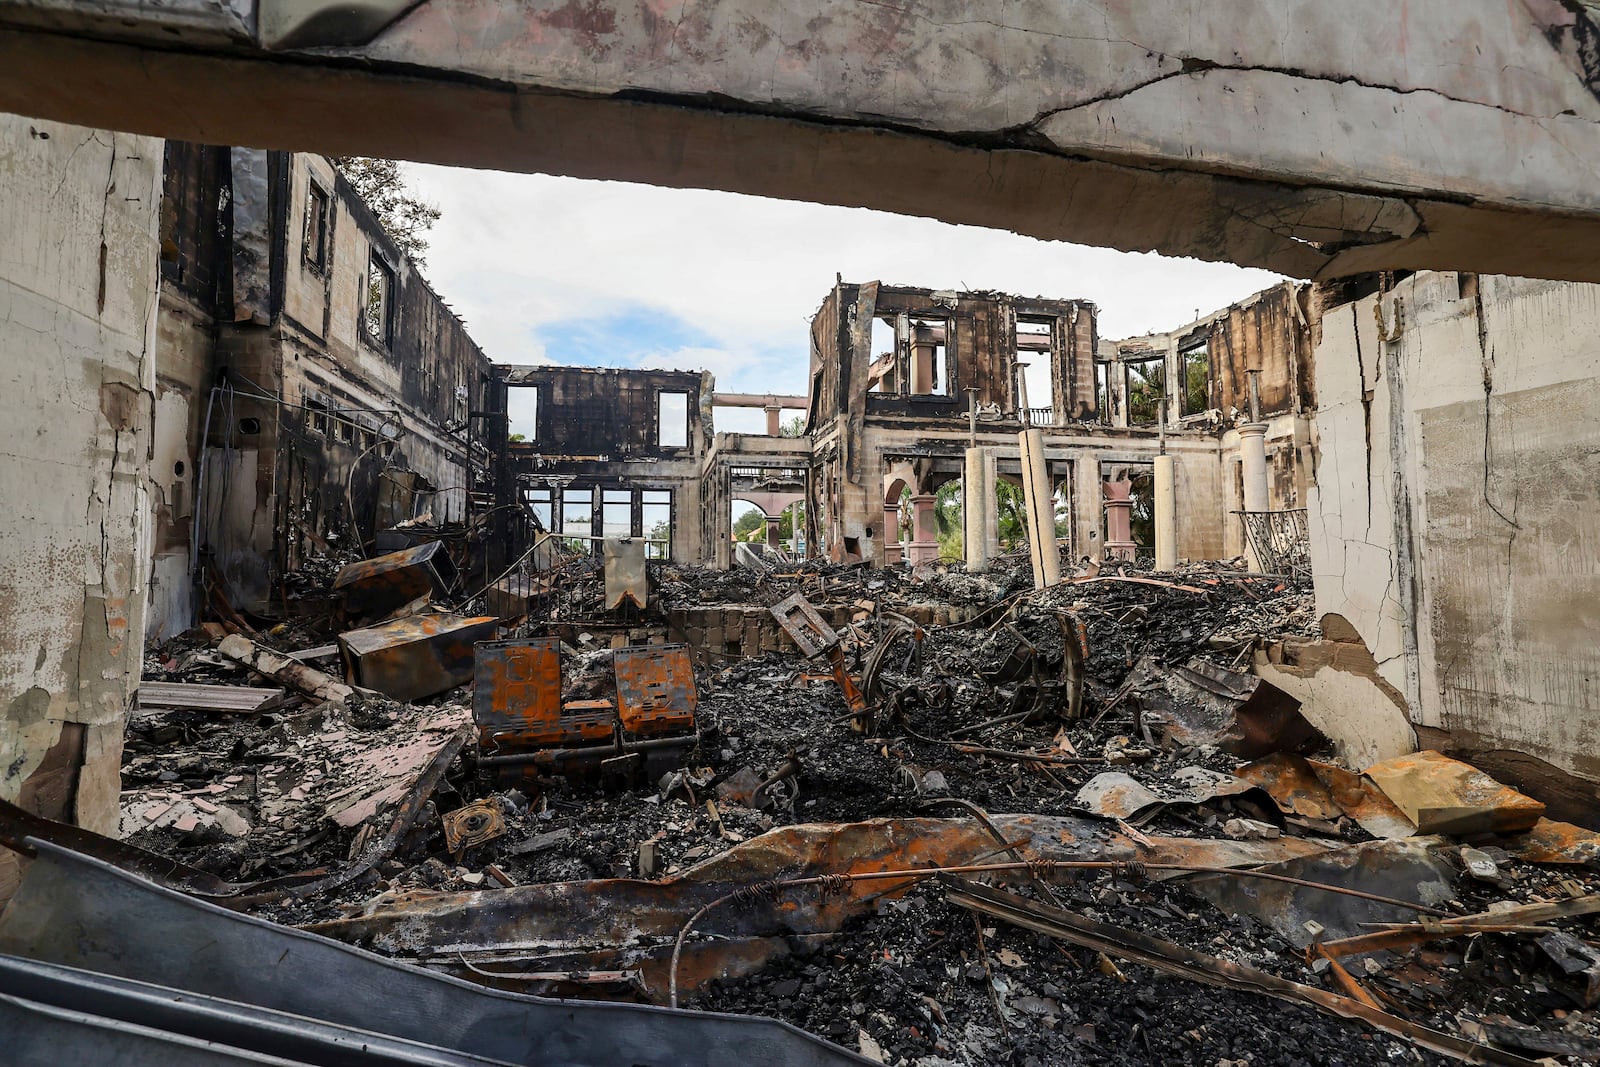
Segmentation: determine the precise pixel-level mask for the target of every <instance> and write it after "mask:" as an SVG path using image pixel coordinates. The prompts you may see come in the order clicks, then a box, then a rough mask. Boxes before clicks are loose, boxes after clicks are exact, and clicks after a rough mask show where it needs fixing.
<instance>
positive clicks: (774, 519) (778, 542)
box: [767, 515, 783, 549]
mask: <svg viewBox="0 0 1600 1067" xmlns="http://www.w3.org/2000/svg"><path fill="white" fill-rule="evenodd" d="M781 520H782V516H780V515H768V516H767V547H768V548H774V549H776V548H782V547H783V535H782V534H781V533H780V532H779V530H778V524H779V522H780V521H781Z"/></svg>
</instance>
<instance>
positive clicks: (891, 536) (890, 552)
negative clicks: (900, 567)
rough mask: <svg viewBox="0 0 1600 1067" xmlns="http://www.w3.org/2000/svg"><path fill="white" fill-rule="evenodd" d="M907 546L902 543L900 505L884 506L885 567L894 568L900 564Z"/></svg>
mask: <svg viewBox="0 0 1600 1067" xmlns="http://www.w3.org/2000/svg"><path fill="white" fill-rule="evenodd" d="M904 550H905V546H904V545H902V544H901V543H900V505H899V504H885V505H884V506H883V565H884V566H885V567H893V566H894V565H896V564H897V563H899V562H900V555H901V553H902V552H903V551H904Z"/></svg>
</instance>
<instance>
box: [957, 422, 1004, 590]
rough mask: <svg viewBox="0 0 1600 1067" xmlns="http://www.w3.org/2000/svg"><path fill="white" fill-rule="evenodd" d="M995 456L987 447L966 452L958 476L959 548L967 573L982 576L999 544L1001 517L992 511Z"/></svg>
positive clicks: (993, 506) (993, 507)
mask: <svg viewBox="0 0 1600 1067" xmlns="http://www.w3.org/2000/svg"><path fill="white" fill-rule="evenodd" d="M994 467H995V462H994V453H993V452H991V451H989V449H987V448H969V449H967V459H966V466H965V467H964V468H963V473H962V476H961V493H962V503H961V546H962V553H963V554H964V555H965V556H966V560H967V570H969V571H971V572H972V573H974V574H981V573H982V572H984V571H986V570H988V569H989V561H990V560H991V559H993V558H994V555H995V549H996V548H997V547H998V545H999V541H1000V516H999V515H998V514H997V513H996V510H995V501H994V479H995V469H994Z"/></svg>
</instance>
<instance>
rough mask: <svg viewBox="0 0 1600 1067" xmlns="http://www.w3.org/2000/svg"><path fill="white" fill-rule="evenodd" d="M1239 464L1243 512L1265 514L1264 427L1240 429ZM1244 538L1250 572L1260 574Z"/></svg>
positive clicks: (1255, 424)
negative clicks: (1241, 476) (1242, 492)
mask: <svg viewBox="0 0 1600 1067" xmlns="http://www.w3.org/2000/svg"><path fill="white" fill-rule="evenodd" d="M1239 460H1240V463H1241V465H1242V466H1243V468H1244V469H1243V472H1242V473H1243V475H1244V510H1246V511H1267V510H1269V509H1270V504H1269V502H1268V495H1267V424H1266V423H1264V422H1251V423H1246V424H1245V425H1243V426H1241V427H1239ZM1248 541H1249V539H1248V538H1246V555H1247V556H1248V558H1249V561H1250V569H1251V570H1253V571H1257V572H1259V571H1260V570H1261V561H1260V560H1258V559H1257V558H1256V554H1255V551H1254V549H1252V548H1250V547H1249V544H1248Z"/></svg>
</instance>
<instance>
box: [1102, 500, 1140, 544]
mask: <svg viewBox="0 0 1600 1067" xmlns="http://www.w3.org/2000/svg"><path fill="white" fill-rule="evenodd" d="M1100 490H1101V495H1102V496H1103V497H1104V498H1105V505H1106V555H1105V558H1106V559H1129V560H1131V559H1137V558H1138V555H1139V546H1138V545H1136V544H1134V543H1133V501H1132V500H1130V499H1128V495H1129V494H1130V493H1131V492H1132V491H1133V483H1132V482H1111V481H1106V482H1101V483H1100Z"/></svg>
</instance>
